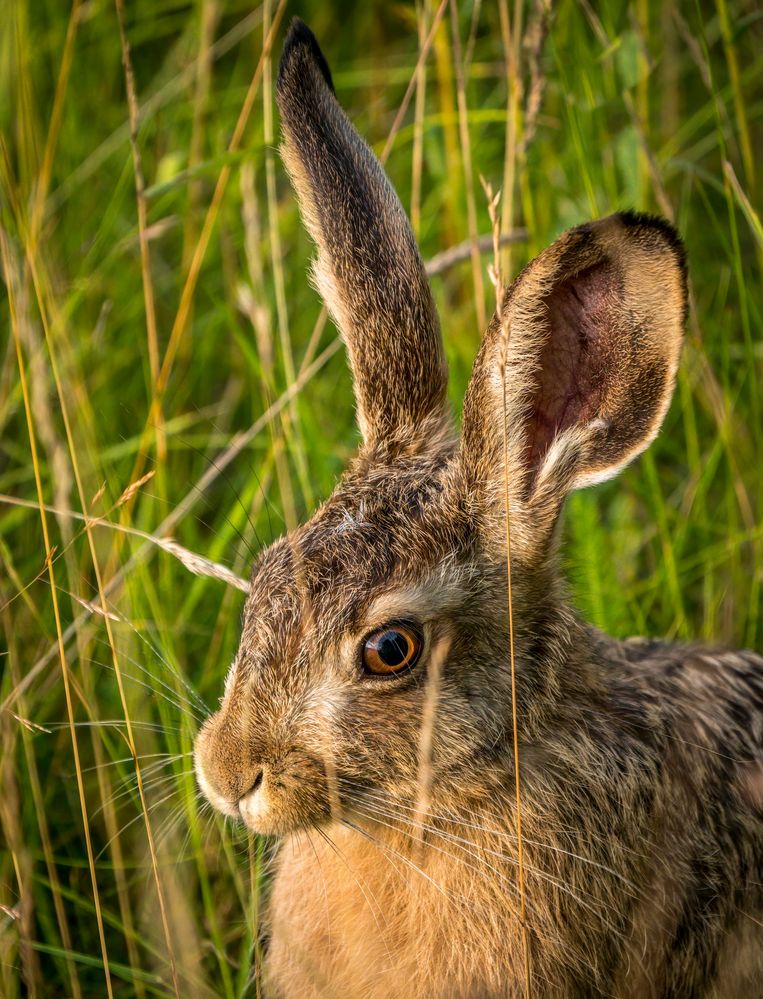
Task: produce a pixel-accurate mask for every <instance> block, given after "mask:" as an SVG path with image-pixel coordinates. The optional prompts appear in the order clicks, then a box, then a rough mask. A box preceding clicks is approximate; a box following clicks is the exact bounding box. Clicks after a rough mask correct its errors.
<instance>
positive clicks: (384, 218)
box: [276, 19, 450, 452]
mask: <svg viewBox="0 0 763 999" xmlns="http://www.w3.org/2000/svg"><path fill="white" fill-rule="evenodd" d="M276 97H277V101H278V107H279V110H280V113H281V120H282V125H283V135H284V142H283V146H282V155H283V160H284V163H285V165H286V168H287V170H288V172H289V175H290V177H291V180H292V183H293V185H294V188H295V190H296V192H297V196H298V198H299V202H300V206H301V210H302V215H303V218H304V222H305V225H306V226H307V228H308V230H309V231H310V234H311V235H312V237H313V239H314V240H315V242H316V244H317V246H318V256H317V260H316V262H315V266H314V278H315V283H316V285H317V287H318V289H319V291H320V292H321V294H322V296H323V298H324V300H325V302H326V304H327V306H328V307H329V310H330V311H331V313H332V316H333V317H334V319H335V321H336V323H337V325H338V326H339V329H340V330H341V333H342V335H343V337H344V340H345V342H346V344H347V350H348V354H349V360H350V366H351V368H352V372H353V378H354V382H355V395H356V399H357V409H358V423H359V425H360V429H361V432H362V434H363V438H364V440H365V443H366V445H368V446H369V447H370V448H372V449H379V448H382V449H385V450H387V451H390V452H400V451H401V450H402V451H405V450H414V451H415V450H418V449H419V448H421V447H425V446H427V444H428V443H429V442H431V439H432V438H433V437H434V438H435V439H436V438H437V437H440V436H442V435H443V434H444V433H447V432H449V428H450V417H449V413H448V409H447V401H446V392H447V377H448V375H447V366H446V363H445V355H444V352H443V347H442V339H441V336H440V326H439V321H438V318H437V313H436V309H435V305H434V301H433V299H432V294H431V291H430V289H429V285H428V283H427V279H426V275H425V273H424V267H423V265H422V262H421V258H420V256H419V252H418V249H417V247H416V242H415V240H414V237H413V233H412V231H411V227H410V225H409V223H408V220H407V218H406V216H405V212H404V211H403V207H402V205H401V204H400V201H399V199H398V197H397V195H396V194H395V192H394V190H393V189H392V186H391V185H390V183H389V181H388V179H387V177H386V175H385V174H384V171H383V169H382V167H381V165H380V163H379V162H378V160H377V159H376V157H375V156H374V154H373V153H372V151H371V150H370V148H369V147H368V146H367V145H366V143H365V142H364V141H363V139H362V138H361V137H360V135H359V134H358V133H357V131H356V130H355V128H354V127H353V125H352V124H351V122H350V121H349V119H348V118H347V116H346V115H345V113H344V111H343V110H342V109H341V107H340V106H339V104H338V103H337V100H336V98H335V96H334V89H333V84H332V80H331V73H330V71H329V68H328V65H327V63H326V60H325V59H324V57H323V54H322V53H321V50H320V48H319V47H318V43H317V42H316V40H315V38H314V36H313V35H312V33H311V32H310V30H309V29H308V28H307V26H306V25H305V24H304V23H303V22H302V21H300V20H299V19H295V20H294V21H293V22H292V25H291V28H290V30H289V34H288V37H287V39H286V42H285V44H284V49H283V54H282V56H281V62H280V65H279V69H278V81H277V85H276Z"/></svg>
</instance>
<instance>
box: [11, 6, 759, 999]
mask: <svg viewBox="0 0 763 999" xmlns="http://www.w3.org/2000/svg"><path fill="white" fill-rule="evenodd" d="M293 14H299V15H301V16H302V17H304V18H305V19H306V20H307V21H308V23H310V25H311V26H312V27H313V29H314V30H315V32H316V34H317V35H318V38H319V40H320V42H321V44H322V45H323V47H324V50H325V52H326V54H327V57H328V58H329V61H330V63H331V65H332V67H333V70H334V80H335V84H336V88H337V92H338V95H339V98H340V100H341V101H342V103H343V104H344V105H345V106H346V108H347V109H348V111H349V113H350V114H351V116H352V118H353V119H354V120H355V122H356V123H357V125H358V127H359V128H360V130H361V132H362V133H363V134H364V135H366V136H367V137H368V138H369V140H370V141H371V142H372V143H373V144H374V147H375V149H376V150H377V152H378V153H380V154H382V153H388V160H387V167H388V171H389V173H390V175H391V177H392V179H393V182H394V184H395V185H396V187H397V189H398V191H399V193H400V196H401V198H402V200H403V203H404V204H405V205H406V207H407V208H408V209H409V211H410V214H411V217H412V219H413V224H414V228H415V230H416V232H417V235H418V237H419V239H420V242H421V246H422V251H423V255H424V257H425V259H430V258H432V257H433V256H434V255H435V254H437V253H439V252H441V251H443V250H445V249H448V248H450V247H452V246H456V245H458V244H461V243H462V242H463V241H464V240H468V239H470V238H474V237H475V236H477V235H482V234H485V233H488V232H489V230H490V222H489V218H488V212H487V201H486V197H485V194H484V192H483V190H482V187H481V184H480V176H482V177H484V178H485V180H487V181H488V182H489V183H490V184H491V185H492V187H493V189H498V188H501V189H502V201H501V208H500V211H501V216H502V223H503V228H504V231H505V232H515V233H516V234H517V235H518V237H519V241H518V242H516V243H513V244H511V245H510V246H509V247H507V249H506V250H505V251H504V256H503V260H502V265H503V267H504V269H505V271H506V273H507V274H513V273H516V271H517V270H518V268H519V267H520V266H521V265H522V264H523V263H525V262H526V261H527V260H528V259H529V258H530V257H532V256H533V255H534V254H536V253H537V252H538V251H539V250H541V249H542V248H543V247H544V246H545V245H546V244H547V243H548V242H550V241H551V240H552V239H553V238H554V237H555V236H556V235H558V233H559V232H560V231H561V230H562V229H564V228H566V227H568V226H570V225H574V224H577V223H579V222H581V221H584V220H586V219H588V218H590V217H593V216H598V215H604V214H606V213H609V212H611V211H614V210H616V209H618V208H623V207H629V206H632V207H635V208H638V209H641V210H649V211H657V212H660V213H662V214H664V215H667V216H668V217H670V218H671V219H673V220H674V221H675V222H676V224H677V225H678V227H679V228H680V230H681V232H682V233H683V236H684V238H685V240H686V244H687V248H688V254H689V264H690V274H691V285H692V314H691V318H690V321H689V327H688V342H687V347H686V350H685V353H684V358H683V364H682V368H681V373H680V377H679V384H678V388H677V392H676V399H675V401H674V403H673V406H672V408H671V410H670V413H669V415H668V418H667V422H666V426H665V430H664V432H663V433H662V435H661V436H660V438H659V440H658V441H657V443H656V444H655V446H654V447H653V448H652V449H651V450H650V451H649V453H648V454H647V455H646V456H645V457H644V458H642V459H641V460H640V461H638V462H637V463H636V464H635V465H634V466H633V467H631V468H630V469H628V470H627V472H626V473H625V474H624V475H623V476H621V477H620V478H619V479H618V480H617V481H616V482H612V483H608V484H606V485H604V486H601V487H599V488H597V489H595V490H591V491H588V492H582V493H579V494H577V495H575V496H574V497H573V498H572V501H571V502H570V503H569V505H568V509H567V514H566V531H567V536H568V547H567V552H568V555H567V563H568V570H569V575H570V580H571V584H572V587H573V590H574V594H575V598H576V601H577V603H578V605H579V606H580V608H581V609H582V610H583V611H584V612H585V613H586V614H587V615H589V617H590V618H591V619H592V620H593V621H594V622H595V623H596V624H597V625H599V626H601V627H602V628H605V629H608V630H609V631H611V632H613V633H615V634H617V635H627V634H630V633H634V632H635V633H642V634H665V635H669V636H671V637H672V638H675V639H688V638H690V637H700V638H704V639H708V640H710V639H712V640H717V641H720V642H727V643H734V644H740V645H747V646H752V647H757V648H760V647H761V645H762V644H763V616H762V615H761V584H763V558H762V552H763V529H762V528H761V500H762V496H763V490H762V488H761V486H762V483H763V461H762V460H761V459H762V456H763V447H762V446H761V445H762V443H763V441H762V438H763V423H762V422H761V373H763V343H762V342H761V332H760V331H761V311H762V309H763V293H762V291H761V288H762V287H763V286H762V284H761V264H762V263H763V228H762V227H761V220H760V215H759V211H760V199H759V194H760V189H761V176H760V162H761V155H760V153H761V138H762V136H763V127H762V119H763V87H762V86H761V82H762V80H763V16H761V10H760V8H759V5H758V4H757V3H756V2H755V0H716V2H715V3H713V2H708V0H703V2H696V3H692V2H683V3H682V2H673V0H666V2H657V0H636V2H634V3H627V2H615V0H612V2H606V3H600V4H593V3H590V4H589V2H587V0H577V2H576V0H559V2H556V3H554V4H553V5H549V4H546V3H544V2H528V3H523V2H521V0H517V2H509V0H490V2H484V0H483V2H480V0H442V2H439V0H436V2H432V0H422V2H421V3H419V4H417V5H414V4H412V3H389V4H382V3H377V4H365V5H361V4H356V3H350V2H336V0H335V2H333V3H330V4H327V3H325V2H321V3H319V2H317V0H305V2H304V3H301V4H296V3H289V4H288V5H286V4H284V3H280V4H279V3H277V2H276V0H269V2H266V3H264V4H263V5H261V6H253V5H252V4H251V3H250V2H245V0H195V2H180V0H118V2H116V3H115V2H114V0H83V2H74V3H73V4H70V3H68V2H65V0H6V3H5V4H4V6H3V14H2V17H0V95H2V96H0V143H1V145H0V251H1V253H2V275H3V282H4V290H5V292H6V294H5V295H3V296H2V300H0V311H1V312H2V320H1V325H0V329H2V334H0V336H2V340H1V341H0V364H1V368H0V494H2V496H1V497H0V633H2V639H0V641H1V642H2V645H1V646H0V788H1V790H0V994H2V995H3V996H4V997H8V999H11V997H15V996H20V995H32V996H34V995H47V996H60V995H72V996H96V995H97V996H100V995H107V994H113V995H120V996H133V995H136V996H149V995H162V996H164V995H174V994H179V995H183V996H188V995H194V996H195V995H199V996H208V995H214V996H226V997H232V996H244V995H246V996H250V995H251V996H254V995H258V994H259V993H260V986H261V982H260V975H259V967H260V962H259V948H260V946H261V936H260V919H259V906H260V896H259V890H258V889H259V887H260V885H261V882H262V880H263V874H264V870H265V867H266V863H267V858H266V848H265V847H264V846H263V844H261V843H258V842H256V841H254V840H251V839H246V838H245V837H243V836H242V835H241V834H238V833H235V832H234V831H232V830H230V829H227V828H225V827H224V825H223V823H222V821H221V820H220V819H219V818H218V817H216V816H214V815H212V814H211V813H210V812H208V811H205V810H204V809H203V807H202V806H201V805H200V803H199V802H198V801H197V800H196V795H195V791H194V782H193V777H192V774H191V760H190V755H189V753H190V749H191V745H192V739H193V734H194V731H195V729H196V726H197V724H198V719H199V718H200V717H201V716H202V715H203V713H204V712H205V711H206V707H205V706H212V705H214V704H215V703H216V699H217V697H218V696H219V695H220V693H221V686H222V678H223V676H224V673H225V670H226V668H227V665H228V663H229V661H230V659H231V657H232V654H233V652H234V649H235V646H236V642H237V635H238V628H239V616H240V610H241V605H242V600H243V596H242V594H241V592H240V591H239V590H237V589H236V588H235V587H233V586H230V585H226V583H225V582H223V581H220V580H219V579H216V578H209V577H206V576H202V577H199V576H196V575H192V574H191V573H190V572H189V564H190V562H191V556H190V555H189V554H188V553H189V552H190V553H196V554H198V555H201V556H204V557H206V558H207V559H210V560H213V561H215V562H219V563H223V564H224V565H226V566H228V567H230V568H231V569H232V570H233V572H234V573H236V574H238V575H239V576H246V574H247V571H248V566H249V564H250V562H251V560H252V556H253V554H254V553H255V552H256V551H257V550H258V549H259V548H260V547H261V546H262V545H264V544H267V542H268V541H270V540H271V539H272V538H273V537H275V536H277V535H279V534H280V533H282V532H283V531H284V530H285V529H287V528H288V527H289V526H291V525H292V524H294V523H296V522H298V521H299V520H300V519H301V518H303V517H305V516H306V515H308V514H309V513H310V511H311V510H312V509H313V508H314V507H315V505H316V504H317V503H318V502H319V501H320V499H321V497H323V496H325V495H326V494H327V493H328V492H329V491H330V490H331V487H332V484H333V483H334V481H335V480H336V477H337V475H338V474H339V472H340V470H341V468H342V466H343V464H344V462H345V460H346V458H347V456H348V455H349V454H350V453H351V452H352V450H353V448H354V447H355V445H356V442H357V434H356V430H355V428H354V423H353V406H352V395H351V387H350V380H349V375H348V373H347V370H346V366H345V362H344V358H343V356H342V351H341V350H337V343H336V340H335V335H336V334H335V330H334V329H333V327H332V325H331V324H330V323H326V322H325V320H324V318H323V317H322V314H321V304H320V302H319V300H318V298H317V296H316V294H315V292H314V291H313V290H312V289H311V287H310V286H309V284H308V281H307V278H306V271H307V266H308V260H309V257H310V254H311V247H310V244H309V241H308V239H307V237H306V235H305V233H304V231H303V229H302V227H301V224H300V222H299V218H298V214H297V208H296V204H295V200H294V198H293V196H292V193H291V190H290V188H289V185H288V182H287V180H286V177H285V175H284V171H283V169H282V167H281V165H280V161H279V159H278V156H277V151H276V147H277V134H278V125H277V116H276V114H275V110H274V106H273V75H274V63H275V62H276V61H277V54H278V52H279V50H280V44H281V40H282V38H283V35H284V30H285V26H286V24H287V22H288V19H289V17H291V16H292V15H293ZM120 21H121V27H122V32H120ZM271 42H272V44H273V53H274V58H272V59H271V58H270V57H269V56H268V54H267V50H268V47H269V44H270V43H271ZM126 54H128V55H129V58H128V60H127V66H128V71H127V72H126V70H125V65H124V64H123V58H124V56H125V55H126ZM420 56H421V58H420ZM401 106H402V107H403V112H402V115H401V116H399V117H398V109H400V108H401ZM389 136H391V139H390V140H389V142H388V137H389ZM136 180H137V183H136ZM136 188H137V190H136ZM488 262H489V258H487V257H482V258H480V257H478V256H476V255H474V254H472V255H471V257H469V256H467V257H466V258H465V259H464V260H463V262H461V263H459V264H457V265H455V266H452V267H450V268H448V269H447V270H445V271H443V272H441V273H440V274H438V275H437V276H435V277H434V278H433V287H434V292H435V295H436V298H437V301H438V304H439V306H440V309H441V315H442V317H443V328H444V334H445V342H446V350H447V354H448V358H449V361H450V365H451V371H452V394H453V400H454V403H455V404H456V405H458V404H459V401H460V398H461V396H462V392H463V389H464V386H465V383H466V379H467V377H468V372H469V368H470V365H471V362H472V359H473V356H474V353H475V351H476V348H477V344H478V341H479V336H480V332H481V327H482V326H483V325H484V320H485V316H486V315H489V312H490V308H491V301H492V298H493V294H494V293H493V289H492V287H491V286H490V283H489V281H488V279H487V276H486V268H487V263H488ZM41 504H45V507H43V506H42V505H41ZM83 517H85V518H90V519H89V520H88V519H86V520H84V521H83V519H82V518H83ZM94 518H98V520H97V522H96V521H95V520H94ZM141 532H142V533H141ZM168 537H172V538H174V539H176V541H177V542H178V543H179V544H180V545H182V546H183V549H185V552H183V551H182V550H177V549H175V550H167V549H168V547H170V546H168V545H167V544H166V543H165V545H164V547H161V546H160V545H158V544H157V543H156V539H162V538H164V539H166V538H168ZM178 554H179V555H180V557H178ZM134 758H137V767H136V762H135V759H134ZM138 773H139V775H140V782H139V781H138ZM106 969H108V970H106Z"/></svg>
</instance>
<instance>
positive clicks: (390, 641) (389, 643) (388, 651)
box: [376, 631, 408, 666]
mask: <svg viewBox="0 0 763 999" xmlns="http://www.w3.org/2000/svg"><path fill="white" fill-rule="evenodd" d="M376 651H377V654H378V656H379V658H380V659H381V661H382V662H383V663H384V665H385V666H399V665H400V664H401V663H403V662H405V659H406V657H407V655H408V642H407V641H406V640H405V636H404V635H401V634H400V632H399V631H386V632H385V633H384V634H383V635H382V636H381V639H380V640H379V644H378V646H377V650H376Z"/></svg>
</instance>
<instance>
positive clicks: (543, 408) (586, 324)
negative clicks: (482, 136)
mask: <svg viewBox="0 0 763 999" xmlns="http://www.w3.org/2000/svg"><path fill="white" fill-rule="evenodd" d="M685 317H686V271H685V258H684V251H683V247H682V245H681V242H680V240H679V238H678V235H677V234H676V232H675V230H674V229H673V228H672V227H671V226H670V225H668V223H667V222H665V221H663V220H662V219H658V218H652V217H649V216H646V215H638V214H635V213H631V212H625V213H620V214H618V215H612V216H609V217H608V218H605V219H600V220H598V221H596V222H590V223H588V224H586V225H583V226H579V227H578V228H576V229H571V230H570V231H569V232H566V233H565V234H564V235H563V236H561V237H560V238H559V239H558V240H557V241H556V242H555V243H554V244H553V245H552V246H550V247H549V248H548V249H547V250H545V251H544V252H543V253H541V254H540V255H539V256H538V257H537V258H536V259H535V260H534V261H532V263H530V264H529V265H528V266H527V267H526V268H525V270H524V271H523V272H522V273H521V274H520V275H519V277H518V278H517V280H516V281H515V282H514V284H513V285H512V286H511V287H510V288H509V289H508V291H507V293H506V296H505V299H504V302H503V307H502V310H501V312H500V314H498V313H497V314H496V315H495V316H494V317H493V320H492V322H491V324H490V326H489V328H488V330H487V332H486V334H485V337H484V339H483V342H482V345H481V347H480V351H479V354H478V356H477V359H476V361H475V365H474V370H473V374H472V379H471V382H470V385H469V389H468V391H467V395H466V398H465V401H464V415H463V431H462V443H461V452H460V458H459V460H460V463H461V466H462V470H463V472H464V474H465V476H466V482H467V487H468V489H469V490H470V491H471V492H473V493H474V494H475V495H476V496H477V497H478V498H479V499H480V500H481V501H482V504H483V507H484V508H487V509H491V510H493V511H499V510H500V511H503V507H504V505H505V503H504V487H503V483H504V421H505V432H506V445H507V448H506V449H507V451H508V459H509V468H508V474H509V489H510V496H511V503H512V527H514V526H515V523H514V522H515V520H518V521H519V523H518V524H517V525H516V528H517V530H516V534H517V537H518V543H519V544H520V546H524V547H525V548H526V549H527V550H530V549H537V548H538V546H539V545H543V544H544V543H545V541H546V540H547V537H548V534H549V533H550V529H551V528H552V526H553V523H554V522H555V520H556V517H557V515H558V512H559V510H560V508H561V505H562V502H563V500H564V497H565V496H566V494H567V492H569V490H571V489H575V488H578V487H580V486H587V485H591V484H593V483H595V482H600V481H602V480H604V479H607V478H610V477H611V476H613V475H615V474H616V473H617V472H618V471H620V469H621V468H623V467H624V466H625V465H626V464H628V462H630V461H632V460H633V458H635V457H636V455H638V454H640V452H641V451H643V450H644V448H645V447H646V446H647V445H648V444H649V443H650V442H651V441H652V440H653V438H654V437H655V436H656V434H657V432H658V430H659V428H660V425H661V423H662V420H663V418H664V415H665V412H666V410H667V408H668V405H669V403H670V399H671V396H672V394H673V386H674V382H675V374H676V369H677V366H678V360H679V355H680V350H681V342H682V336H683V326H684V322H685ZM515 514H516V516H515Z"/></svg>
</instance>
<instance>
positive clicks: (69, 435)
mask: <svg viewBox="0 0 763 999" xmlns="http://www.w3.org/2000/svg"><path fill="white" fill-rule="evenodd" d="M27 260H28V263H29V267H30V271H31V274H32V281H33V284H34V288H35V293H36V296H37V305H38V309H39V312H40V319H41V321H42V327H43V330H44V333H45V342H46V344H47V347H48V357H49V359H50V367H51V372H52V374H53V381H54V383H55V387H56V392H57V394H58V400H59V405H60V407H61V416H62V418H63V422H64V429H65V432H66V439H67V443H68V446H69V457H70V460H71V464H72V471H73V473H74V480H75V482H76V485H77V492H78V494H79V501H80V506H81V508H82V512H83V514H84V515H85V517H88V512H87V510H88V504H87V498H86V494H85V489H84V484H83V479H82V475H81V473H80V468H79V459H78V457H77V447H76V444H75V441H74V435H73V432H72V425H71V421H70V419H69V412H68V405H67V402H66V394H65V393H64V389H63V385H62V382H61V376H60V373H59V370H58V363H57V360H56V353H55V350H54V348H53V342H52V338H51V335H50V327H49V324H48V320H47V310H46V307H45V299H44V295H43V291H42V287H41V285H40V282H39V278H38V274H37V267H36V261H35V259H34V258H33V257H29V256H28V257H27ZM39 500H40V503H41V504H42V503H43V498H42V495H41V494H40V495H39ZM125 505H126V504H125ZM40 512H41V515H42V516H44V515H45V511H44V509H42V507H41V510H40ZM85 533H86V535H87V541H88V547H89V550H90V557H91V560H92V564H93V571H94V574H95V579H96V585H97V589H98V595H99V599H100V603H101V610H102V612H103V619H104V623H105V627H106V634H107V637H108V641H109V647H110V650H111V656H112V665H113V667H114V674H115V676H116V680H117V688H118V690H119V698H120V702H121V705H122V711H123V714H124V719H125V734H126V739H127V744H128V747H129V750H130V754H131V756H132V757H133V760H134V764H135V778H136V781H137V785H138V795H139V798H140V803H141V808H142V810H143V818H144V821H145V825H146V838H147V840H148V848H149V853H150V856H151V867H152V871H153V875H154V880H155V883H156V891H157V896H158V901H159V910H160V915H161V921H162V929H163V931H164V937H165V942H166V945H167V953H168V956H169V961H170V968H171V972H172V981H173V986H174V990H175V995H176V997H177V999H180V984H179V979H178V972H177V965H176V961H175V954H174V948H173V944H172V937H171V935H170V929H169V919H168V915H167V909H166V905H165V899H164V892H163V889H162V884H161V878H160V875H159V864H158V859H157V855H156V847H155V843H154V836H153V831H152V828H151V822H150V819H149V814H148V804H147V801H146V796H145V790H144V787H143V778H142V774H141V768H140V763H139V759H138V751H137V746H136V743H135V737H134V733H133V728H132V720H131V718H130V712H129V709H128V706H127V695H126V692H125V688H124V681H123V677H122V670H121V666H120V662H119V655H118V653H117V648H116V642H115V640H114V631H113V627H112V622H111V617H110V614H109V610H108V603H107V600H106V590H105V588H104V585H103V575H102V572H101V567H100V562H99V560H98V553H97V550H96V547H95V539H94V537H93V533H92V529H91V528H90V525H89V523H88V521H87V520H86V521H85ZM46 550H47V551H50V546H49V545H48V543H47V539H46ZM49 562H50V571H51V573H52V570H53V563H52V559H50V560H49ZM54 585H55V584H54V580H53V579H52V576H51V586H54ZM54 605H55V606H56V607H57V597H56V595H55V593H54ZM59 643H60V644H61V654H62V656H63V653H64V649H63V638H62V636H61V635H59ZM76 762H77V765H78V766H79V758H78V757H77V761H76ZM83 793H84V788H83ZM104 946H105V941H104ZM110 985H111V983H110V979H109V987H110Z"/></svg>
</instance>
